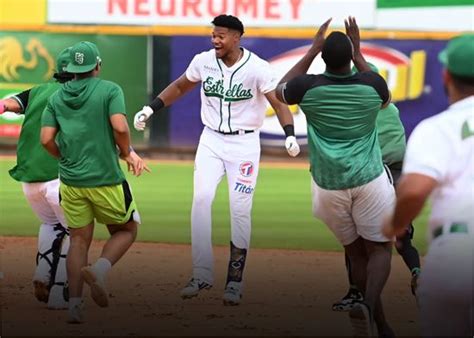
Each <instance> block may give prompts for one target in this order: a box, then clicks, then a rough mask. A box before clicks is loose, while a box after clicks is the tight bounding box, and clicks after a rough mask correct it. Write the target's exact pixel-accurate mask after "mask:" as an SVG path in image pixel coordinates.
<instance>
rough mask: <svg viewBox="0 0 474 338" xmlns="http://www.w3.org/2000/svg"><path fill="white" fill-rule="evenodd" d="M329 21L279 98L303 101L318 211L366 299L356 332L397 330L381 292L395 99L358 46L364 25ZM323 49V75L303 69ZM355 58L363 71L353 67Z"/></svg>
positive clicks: (354, 314) (355, 314) (386, 268)
mask: <svg viewBox="0 0 474 338" xmlns="http://www.w3.org/2000/svg"><path fill="white" fill-rule="evenodd" d="M330 21H331V20H328V21H326V22H325V23H324V24H323V25H322V26H321V27H320V29H319V31H318V33H317V34H316V36H315V38H314V41H313V44H312V46H311V48H310V49H309V50H308V52H307V53H306V54H305V55H304V56H303V58H302V59H301V60H300V61H299V62H298V63H297V64H296V65H295V66H293V68H292V69H291V70H290V71H288V73H287V74H286V75H285V76H284V77H283V79H282V80H281V81H280V84H279V85H278V87H277V97H278V98H279V99H280V100H281V101H282V102H284V103H287V104H298V105H299V106H300V108H301V109H302V111H303V113H304V114H305V115H306V121H307V125H308V145H309V153H310V163H311V174H312V177H313V180H312V191H313V213H314V215H315V216H316V217H318V218H320V219H321V220H322V221H324V223H326V225H327V226H328V227H329V228H330V230H331V231H332V232H333V233H334V235H335V236H336V237H337V239H338V240H339V241H340V243H341V244H342V245H343V246H344V250H345V252H346V254H347V255H348V256H349V260H350V262H351V275H352V277H353V279H354V283H355V284H356V285H357V287H358V289H359V290H361V291H362V292H363V294H364V299H363V301H361V302H359V303H357V304H356V305H355V306H354V307H353V308H352V309H351V311H350V312H349V317H350V319H351V323H352V326H353V329H354V334H355V335H356V336H372V335H373V333H374V332H373V322H374V321H375V324H376V325H377V330H378V334H379V336H386V337H393V336H394V334H393V331H392V329H391V328H390V326H389V325H388V323H387V321H386V319H385V316H384V313H383V308H382V301H381V293H382V290H383V288H384V286H385V283H386V281H387V278H388V276H389V274H390V261H391V252H392V243H391V239H390V238H387V237H385V236H384V235H383V233H382V225H383V220H384V217H385V215H386V214H388V213H389V212H390V211H391V209H392V208H393V203H394V201H395V191H394V188H393V186H392V185H391V184H390V180H389V178H388V175H387V173H386V172H385V171H384V168H383V163H382V155H381V150H380V146H379V141H378V137H377V131H376V125H375V123H376V118H377V114H378V112H379V110H380V109H382V108H385V107H386V106H387V105H388V104H389V103H390V92H389V90H388V87H387V84H386V82H385V80H384V79H383V78H382V77H381V76H380V75H379V74H377V73H374V72H371V71H370V68H369V66H368V64H367V62H366V61H365V59H364V57H363V55H362V53H361V51H360V37H359V28H358V26H357V24H356V21H355V19H354V18H352V17H349V19H348V20H346V34H344V33H342V32H337V31H335V32H332V33H331V34H330V35H329V36H328V37H327V38H325V34H326V31H327V29H328V26H329V23H330ZM319 53H321V54H322V59H323V60H324V62H325V64H326V72H325V73H324V74H319V75H313V74H306V72H307V71H308V69H309V67H310V65H311V63H312V62H313V60H314V59H315V58H316V56H317V55H318V54H319ZM351 59H352V61H353V62H354V64H355V65H356V67H357V69H360V70H361V72H360V73H355V72H353V71H352V70H351Z"/></svg>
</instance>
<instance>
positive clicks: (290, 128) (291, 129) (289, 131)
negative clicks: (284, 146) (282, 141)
mask: <svg viewBox="0 0 474 338" xmlns="http://www.w3.org/2000/svg"><path fill="white" fill-rule="evenodd" d="M283 130H284V132H285V136H286V137H288V136H295V126H294V125H292V124H287V125H286V126H284V127H283Z"/></svg>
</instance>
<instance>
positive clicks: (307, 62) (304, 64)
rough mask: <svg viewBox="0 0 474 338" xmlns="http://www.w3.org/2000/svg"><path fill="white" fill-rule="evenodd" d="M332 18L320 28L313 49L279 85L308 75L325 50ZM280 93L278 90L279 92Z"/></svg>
mask: <svg viewBox="0 0 474 338" xmlns="http://www.w3.org/2000/svg"><path fill="white" fill-rule="evenodd" d="M331 20H332V18H330V19H328V20H327V21H326V22H325V23H323V24H322V25H321V27H319V29H318V32H317V33H316V35H315V36H314V39H313V44H312V45H311V48H310V49H309V50H308V51H307V52H306V54H305V55H304V56H303V58H302V59H301V60H300V61H298V63H297V64H296V65H294V66H293V68H291V69H290V70H289V71H288V72H287V73H286V74H285V76H283V78H282V79H281V80H280V82H279V85H281V84H283V83H285V82H288V81H289V80H291V79H293V78H295V77H297V76H298V75H303V74H306V73H307V71H308V69H309V67H310V66H311V63H313V60H314V59H315V58H316V56H318V54H319V53H320V52H321V50H322V49H323V45H324V40H325V36H326V32H327V30H328V27H329V24H330V23H331ZM277 92H278V90H277Z"/></svg>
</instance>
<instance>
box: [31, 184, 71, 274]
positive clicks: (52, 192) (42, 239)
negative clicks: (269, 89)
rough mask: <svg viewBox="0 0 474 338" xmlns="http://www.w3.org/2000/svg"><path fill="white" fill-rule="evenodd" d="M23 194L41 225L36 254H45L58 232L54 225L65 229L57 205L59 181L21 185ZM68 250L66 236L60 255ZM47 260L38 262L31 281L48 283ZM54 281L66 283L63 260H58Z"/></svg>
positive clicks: (67, 237)
mask: <svg viewBox="0 0 474 338" xmlns="http://www.w3.org/2000/svg"><path fill="white" fill-rule="evenodd" d="M23 192H24V194H25V197H26V199H27V200H28V203H29V204H30V206H31V208H32V209H33V211H34V212H35V214H36V215H37V216H38V217H39V219H40V220H41V222H42V223H43V224H41V226H40V230H39V235H38V252H39V253H44V252H47V251H49V250H50V249H51V248H52V245H53V241H54V240H56V238H57V235H58V231H55V229H54V227H55V225H56V224H58V223H60V224H61V225H62V226H64V227H67V226H66V220H65V218H64V214H63V210H62V209H61V206H60V205H59V179H55V180H52V181H47V182H38V183H23ZM68 248H69V236H66V238H65V240H64V241H63V245H62V253H64V254H66V253H67V250H68ZM48 260H49V261H51V257H48V259H42V258H40V259H39V260H38V265H37V267H36V270H35V274H34V277H33V280H38V281H42V282H49V280H50V278H51V276H50V270H51V265H50V264H49V262H48ZM63 265H64V266H63ZM56 279H57V280H58V281H59V279H60V281H61V282H66V274H65V259H61V260H60V266H59V267H58V271H57V274H56Z"/></svg>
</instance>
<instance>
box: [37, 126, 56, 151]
mask: <svg viewBox="0 0 474 338" xmlns="http://www.w3.org/2000/svg"><path fill="white" fill-rule="evenodd" d="M57 132H58V130H57V129H56V128H54V127H43V128H41V135H40V141H41V144H42V145H43V147H44V148H45V149H46V151H47V152H48V153H50V154H51V155H52V156H54V157H56V158H59V157H61V152H60V151H59V147H58V145H57V144H56V141H55V140H56V134H57Z"/></svg>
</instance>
